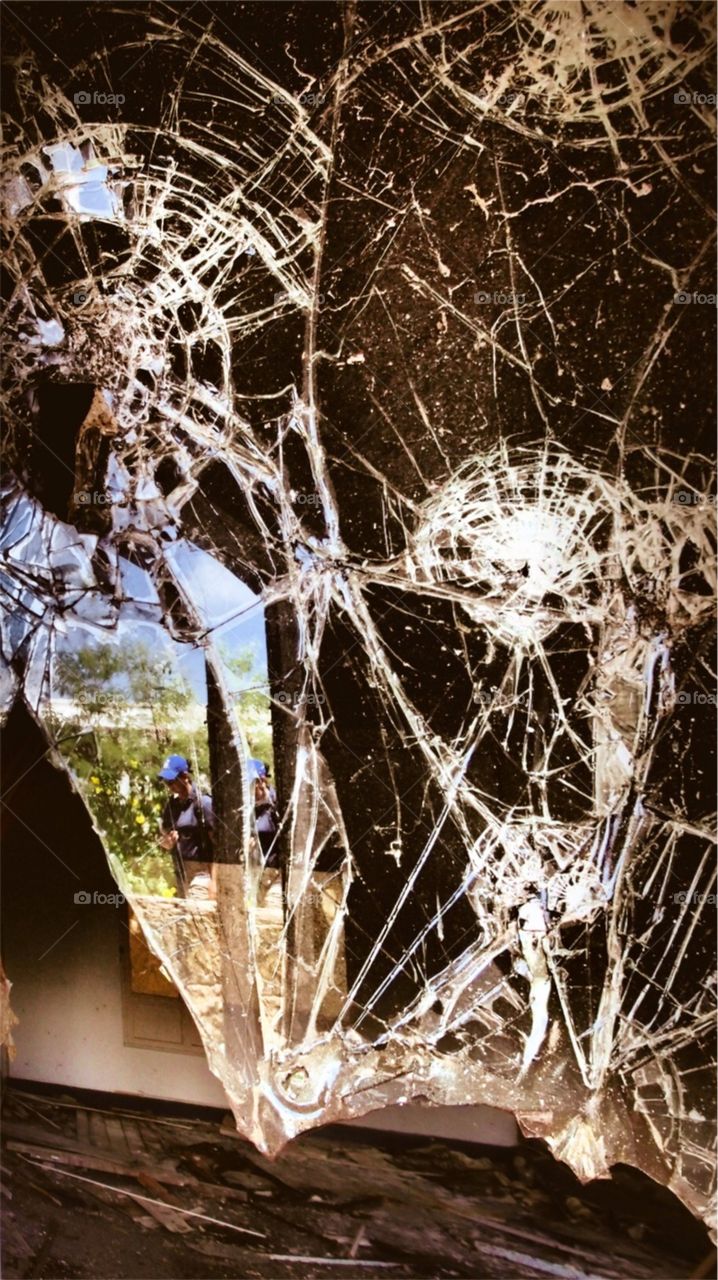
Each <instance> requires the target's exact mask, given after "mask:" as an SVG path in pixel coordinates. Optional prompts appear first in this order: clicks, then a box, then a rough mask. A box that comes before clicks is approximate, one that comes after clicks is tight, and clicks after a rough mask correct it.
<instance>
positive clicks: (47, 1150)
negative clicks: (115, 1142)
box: [6, 1139, 198, 1187]
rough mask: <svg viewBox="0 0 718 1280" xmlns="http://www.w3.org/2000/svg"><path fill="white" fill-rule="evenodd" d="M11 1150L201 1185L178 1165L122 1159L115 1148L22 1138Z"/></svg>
mask: <svg viewBox="0 0 718 1280" xmlns="http://www.w3.org/2000/svg"><path fill="white" fill-rule="evenodd" d="M6 1145H7V1147H8V1149H9V1150H10V1151H17V1152H19V1153H20V1154H21V1155H28V1156H32V1157H33V1159H35V1160H45V1161H50V1162H51V1163H52V1164H61V1165H71V1166H74V1167H76V1168H79V1169H98V1170H100V1171H101V1172H102V1173H117V1174H120V1175H121V1176H123V1177H131V1178H136V1177H138V1175H139V1174H140V1173H147V1174H150V1176H151V1177H154V1178H155V1179H156V1181H157V1182H165V1183H167V1185H168V1186H171V1187H194V1186H197V1185H198V1181H197V1179H196V1178H193V1177H192V1175H191V1174H186V1173H178V1172H177V1171H176V1170H175V1169H163V1168H159V1167H158V1166H156V1165H153V1166H152V1169H151V1170H150V1169H143V1168H141V1167H140V1166H139V1165H137V1164H136V1163H134V1162H133V1161H131V1160H121V1159H119V1158H118V1157H117V1156H113V1155H112V1152H111V1151H108V1152H105V1151H98V1150H97V1149H92V1148H91V1149H90V1150H89V1151H66V1150H59V1149H57V1148H53V1147H44V1146H39V1145H37V1144H35V1143H32V1142H19V1141H17V1140H16V1139H8V1141H7V1143H6Z"/></svg>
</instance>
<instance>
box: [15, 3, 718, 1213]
mask: <svg viewBox="0 0 718 1280" xmlns="http://www.w3.org/2000/svg"><path fill="white" fill-rule="evenodd" d="M202 8H203V14H202V16H201V17H200V16H199V15H198V13H193V12H192V9H191V8H190V9H183V10H180V9H177V10H175V9H173V8H172V7H170V6H165V5H148V6H146V7H144V8H143V9H142V10H138V11H134V10H132V9H131V8H129V7H128V8H125V9H123V10H122V12H121V14H116V13H114V12H109V11H108V8H107V7H104V8H103V7H101V6H96V7H93V6H87V9H86V12H87V15H88V22H87V25H86V27H85V28H84V29H83V33H82V34H81V36H80V37H78V38H77V40H76V33H75V32H72V31H70V26H71V24H70V23H69V21H68V18H67V17H66V16H64V15H63V13H61V12H60V10H59V9H58V10H57V11H56V12H55V13H54V14H53V17H52V22H51V24H50V26H49V27H48V30H46V31H44V33H41V32H40V31H39V28H38V29H37V30H36V31H35V34H34V35H30V34H28V32H27V31H26V30H25V17H27V13H28V12H29V7H28V6H26V5H25V6H24V5H22V4H20V5H18V6H16V12H17V24H16V28H15V30H16V37H15V38H16V41H17V49H18V60H17V62H16V64H15V67H14V70H15V77H14V81H13V87H12V88H11V89H10V90H9V91H8V98H9V103H8V116H9V127H8V131H7V138H8V148H7V155H6V160H5V170H4V173H5V184H6V203H5V214H4V219H5V230H6V237H7V240H6V268H7V274H8V279H9V281H10V287H9V291H8V303H7V309H6V318H5V354H6V368H7V369H8V376H7V377H6V382H5V390H4V401H5V411H6V421H7V424H8V456H9V458H10V460H11V462H12V465H13V474H12V475H9V476H8V477H7V478H6V506H5V511H6V515H5V524H4V533H3V576H2V590H3V593H4V596H5V601H6V615H5V623H4V632H3V653H4V656H5V659H6V675H5V681H6V702H7V704H8V705H10V704H11V703H12V700H13V699H14V698H15V697H16V696H20V697H23V698H24V699H25V701H26V703H27V705H28V707H29V708H30V709H31V711H32V713H33V714H34V715H35V716H36V717H37V718H38V720H39V721H40V722H41V724H42V725H43V727H44V730H45V732H46V734H47V738H48V749H49V750H50V751H51V752H52V758H53V759H54V760H55V761H56V763H57V765H58V767H63V768H65V769H67V771H68V774H69V776H70V777H71V779H72V782H73V785H74V786H76V787H78V788H79V789H80V791H81V792H82V795H83V797H84V798H85V801H86V804H87V806H88V809H89V812H90V814H91V815H92V819H93V822H94V824H95V826H96V828H97V830H98V831H99V832H100V834H101V836H102V838H103V841H104V845H105V848H106V851H107V856H108V858H109V860H110V864H111V866H112V869H113V873H114V875H115V877H116V879H117V882H118V884H119V886H120V888H121V889H122V891H123V893H124V894H126V896H127V898H128V899H129V901H130V903H131V906H132V911H133V913H134V915H135V916H136V918H137V919H138V920H139V922H140V925H141V927H142V929H143V930H144V932H145V934H146V936H147V939H148V942H149V944H150V946H151V947H152V949H153V951H154V953H155V954H156V956H157V957H158V958H159V959H160V961H161V964H162V967H163V970H164V972H165V974H166V975H167V976H169V977H170V978H171V979H172V981H173V982H174V983H175V984H176V986H177V988H178V989H179V990H180V992H181V994H182V996H183V998H184V1000H185V1002H186V1003H187V1006H188V1008H189V1009H190V1011H191V1013H192V1015H193V1017H194V1018H195V1020H196V1022H197V1026H198V1028H199V1030H200V1033H201V1035H202V1039H203V1043H204V1045H205V1048H206V1051H207V1057H208V1060H209V1063H210V1066H211V1068H212V1070H213V1071H214V1072H215V1074H216V1075H217V1076H218V1077H219V1079H220V1080H221V1081H222V1083H223V1085H224V1087H225V1089H226V1090H227V1094H228V1097H229V1098H230V1100H231V1104H232V1107H233V1110H234V1114H235V1116H236V1120H237V1125H238V1129H239V1130H240V1132H242V1133H243V1134H245V1135H247V1136H248V1137H249V1138H250V1139H251V1140H252V1141H253V1142H255V1143H256V1144H257V1145H258V1146H259V1147H260V1148H262V1149H264V1150H266V1151H270V1152H272V1151H276V1150H277V1149H278V1148H279V1147H281V1145H282V1144H283V1143H285V1142H286V1141H287V1140H288V1139H290V1138H291V1137H293V1136H294V1135H296V1134H297V1133H299V1132H301V1131H302V1130H303V1129H307V1128H310V1127H312V1126H316V1125H318V1124H323V1123H326V1122H328V1121H333V1120H338V1119H342V1118H347V1117H351V1116H360V1115H362V1114H365V1113H366V1112H367V1111H369V1110H372V1109H375V1108H377V1107H380V1106H383V1105H386V1104H388V1103H396V1102H406V1101H409V1100H412V1099H413V1100H419V1101H423V1102H425V1103H435V1104H436V1103H475V1102H482V1103H491V1104H493V1105H496V1106H500V1107H505V1108H508V1109H510V1110H512V1111H514V1112H515V1113H516V1115H517V1117H518V1119H519V1121H520V1123H521V1124H522V1126H523V1128H524V1130H525V1132H527V1133H531V1134H535V1135H539V1136H541V1137H543V1138H545V1139H546V1141H547V1142H548V1143H549V1144H550V1146H551V1147H552V1149H553V1151H554V1152H555V1153H556V1154H557V1155H558V1156H559V1157H560V1158H561V1159H563V1160H565V1161H567V1162H568V1163H569V1164H570V1165H571V1166H572V1168H573V1169H574V1170H575V1171H576V1172H577V1173H578V1174H579V1176H581V1177H583V1178H592V1177H600V1176H607V1175H608V1172H609V1169H610V1166H611V1165H612V1164H615V1163H617V1162H619V1161H621V1162H627V1163H631V1164H635V1165H637V1166H639V1167H640V1168H642V1169H644V1170H645V1171H646V1172H648V1173H649V1174H651V1176H653V1177H655V1178H657V1179H660V1180H661V1181H663V1182H666V1183H667V1184H668V1185H670V1186H671V1187H672V1188H673V1189H674V1190H675V1192H676V1194H678V1195H679V1196H680V1197H681V1198H682V1199H683V1200H685V1201H686V1203H688V1204H689V1205H690V1206H691V1208H692V1209H693V1210H694V1211H695V1212H697V1213H699V1214H702V1215H704V1216H705V1215H707V1213H708V1212H709V1206H710V1203H711V1195H712V1189H713V1185H714V1156H713V1139H714V1134H715V1124H714V1120H713V1115H712V1105H713V1101H714V1092H713V1072H714V1064H715V1048H714V980H713V972H714V960H715V945H714V942H713V941H712V937H713V935H712V930H714V927H715V909H714V907H715V892H716V890H715V868H716V860H715V831H714V827H713V826H712V825H711V822H710V819H709V815H710V814H711V813H712V811H713V797H712V795H711V786H712V782H711V779H712V776H713V772H714V770H713V768H712V762H713V759H714V745H713V739H714V733H713V721H714V707H715V681H714V673H713V670H712V666H711V663H712V658H713V649H712V648H711V633H712V623H713V614H714V607H713V606H714V595H715V559H714V557H715V522H714V516H715V501H714V494H715V486H714V471H713V461H712V441H711V414H710V406H709V404H708V399H709V391H708V387H707V385H705V382H706V380H704V379H703V377H702V375H703V371H704V368H705V367H706V357H707V352H708V342H709V331H710V330H711V327H712V324H713V317H714V303H715V283H714V280H713V278H712V275H711V266H710V262H711V259H710V257H709V250H710V242H711V235H712V228H713V219H712V215H711V203H710V202H711V195H712V192H711V182H710V179H709V174H710V172H711V166H712V151H713V141H712V123H711V116H712V111H711V108H712V106H713V105H714V103H715V97H714V96H713V95H712V87H711V84H710V68H711V58H712V50H713V34H712V22H713V16H714V12H713V8H712V6H709V5H707V4H702V3H697V4H683V3H679V2H674V3H659V4H656V3H651V4H627V3H626V4H624V3H618V2H612V3H610V4H609V3H603V2H602V0H594V2H592V3H586V4H584V5H574V4H572V5H556V4H553V3H548V2H546V0H521V2H520V3H517V4H514V5H511V6H505V5H503V6H501V5H499V6H492V5H485V4H478V5H475V6H471V7H461V8H457V7H456V6H448V5H443V4H428V3H427V4H420V5H419V4H417V5H383V6H373V5H365V6H359V7H358V9H355V8H353V7H352V6H346V7H340V8H337V9H336V10H335V9H333V8H330V7H329V6H324V5H319V6H316V7H314V6H311V5H309V6H307V5H302V6H298V5H287V6H281V7H278V6H275V7H274V8H273V10H272V13H273V25H272V28H271V30H269V29H267V30H265V29H264V28H263V27H262V25H261V23H260V22H259V21H258V20H257V19H256V17H254V16H252V15H251V14H250V15H248V14H247V12H246V10H244V9H242V8H241V6H237V7H235V6H221V7H219V6H218V7H217V8H216V9H212V7H211V6H202ZM256 8H257V7H256V6H255V9H256ZM204 10H206V13H205V12H204ZM23 15H25V17H23ZM26 42H27V43H26ZM55 52H56V53H57V56H58V57H59V58H61V59H62V68H63V69H62V71H61V74H60V72H58V70H57V66H56V63H55V62H54V61H53V59H54V56H55ZM173 757H177V758H179V760H180V761H184V764H185V765H186V766H187V768H186V769H181V768H180V769H179V774H178V777H179V775H181V777H180V783H181V785H180V791H179V793H172V794H174V795H175V801H176V804H175V808H174V809H172V806H171V799H170V791H169V790H168V789H167V783H170V782H174V781H176V779H173V778H172V777H171V776H170V777H168V776H167V775H168V773H169V774H170V775H171V774H172V772H173V769H174V770H176V769H177V768H178V766H177V764H176V761H175V764H174V765H173V764H172V763H171V761H172V759H173ZM160 771H162V772H163V773H164V774H165V778H166V782H162V781H160V780H159V779H158V774H159V772H160ZM187 778H189V781H187ZM182 779H184V781H182ZM185 784H186V786H185ZM182 786H185V791H182ZM187 787H189V788H190V790H187ZM168 806H170V808H169V809H168ZM187 824H189V828H190V830H189V831H180V829H179V828H180V826H181V825H184V826H187ZM175 833H177V834H175ZM183 851H184V852H183ZM10 977H12V975H10Z"/></svg>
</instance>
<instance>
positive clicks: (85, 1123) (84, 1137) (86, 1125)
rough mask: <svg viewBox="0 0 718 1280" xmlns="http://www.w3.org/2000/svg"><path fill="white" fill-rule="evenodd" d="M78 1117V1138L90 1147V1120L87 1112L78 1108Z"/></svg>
mask: <svg viewBox="0 0 718 1280" xmlns="http://www.w3.org/2000/svg"><path fill="white" fill-rule="evenodd" d="M76 1117H77V1140H78V1142H82V1143H84V1144H85V1146H87V1147H89V1145H90V1122H89V1120H88V1118H87V1112H86V1111H80V1110H79V1109H78V1111H77V1112H76Z"/></svg>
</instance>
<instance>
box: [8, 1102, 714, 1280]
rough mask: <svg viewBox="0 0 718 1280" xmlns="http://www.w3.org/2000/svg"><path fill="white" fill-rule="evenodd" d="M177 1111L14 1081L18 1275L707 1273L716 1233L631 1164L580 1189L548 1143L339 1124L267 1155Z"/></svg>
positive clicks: (572, 1277)
mask: <svg viewBox="0 0 718 1280" xmlns="http://www.w3.org/2000/svg"><path fill="white" fill-rule="evenodd" d="M45 1088H47V1087H45ZM176 1110H177V1109H175V1113H174V1114H172V1113H168V1108H167V1106H166V1105H164V1104H157V1109H151V1108H150V1105H149V1104H143V1101H142V1100H132V1101H128V1100H125V1099H121V1100H117V1101H115V1100H114V1099H113V1100H112V1103H110V1102H109V1101H108V1100H107V1099H106V1098H105V1097H103V1098H101V1099H99V1100H98V1097H97V1095H91V1096H89V1097H88V1096H87V1095H81V1094H80V1093H77V1094H74V1095H72V1096H70V1095H69V1094H67V1093H62V1092H59V1091H58V1092H57V1093H55V1094H54V1095H53V1096H51V1093H50V1091H49V1090H47V1092H39V1091H38V1092H36V1091H35V1090H34V1089H31V1088H30V1087H23V1088H20V1087H15V1086H11V1087H9V1088H8V1089H7V1090H6V1094H5V1119H4V1124H3V1173H4V1187H3V1200H4V1220H5V1231H4V1270H3V1274H4V1276H5V1277H6V1280H15V1278H17V1280H64V1278H65V1277H68V1278H69V1277H73V1278H75V1277H76V1278H78V1280H84V1278H85V1277H88V1278H89V1277H92V1280H103V1278H106V1280H110V1278H112V1280H144V1277H147V1278H148V1280H149V1278H150V1277H152V1280H164V1278H165V1277H167V1278H168V1280H169V1278H174V1277H181V1278H183V1280H185V1278H187V1280H188V1278H190V1277H202V1278H203V1280H205V1278H206V1280H214V1278H215V1277H216V1278H217V1280H219V1278H220V1277H233V1278H235V1280H236V1277H242V1280H244V1278H245V1277H247V1278H253V1277H257V1278H259V1280H270V1278H271V1280H284V1278H285V1277H286V1278H287V1280H294V1278H296V1280H314V1278H318V1277H322V1278H323V1280H326V1278H327V1277H329V1276H331V1275H333V1274H334V1275H337V1276H342V1277H345V1278H347V1280H348V1278H349V1277H356V1278H357V1280H359V1278H360V1277H361V1280H368V1278H369V1277H372V1276H377V1277H379V1276H383V1277H390V1276H396V1277H407V1276H410V1277H411V1276H414V1277H430V1278H432V1280H434V1278H436V1280H439V1278H443V1277H451V1276H465V1277H472V1278H477V1280H478V1278H480V1277H488V1278H490V1280H493V1278H495V1280H512V1278H513V1277H529V1278H530V1277H534V1276H535V1277H546V1276H550V1277H553V1278H554V1280H642V1278H643V1277H646V1280H679V1277H683V1276H685V1277H690V1276H695V1275H698V1274H709V1272H707V1271H705V1270H703V1268H704V1267H705V1265H706V1259H707V1258H709V1256H710V1241H709V1239H708V1236H707V1234H706V1232H705V1230H704V1228H703V1227H702V1226H701V1225H700V1224H699V1223H697V1222H696V1221H694V1219H693V1218H692V1217H691V1215H690V1214H689V1213H688V1211H687V1210H686V1209H685V1208H683V1206H681V1205H680V1204H679V1202H678V1201H677V1200H676V1199H675V1198H674V1197H673V1196H672V1195H671V1194H670V1193H669V1192H667V1191H666V1190H665V1189H664V1188H662V1187H660V1186H658V1185H657V1184H654V1183H652V1182H651V1181H650V1180H649V1179H648V1178H645V1177H643V1176H642V1175H641V1174H639V1173H637V1172H636V1171H635V1170H632V1169H629V1168H626V1167H622V1168H619V1169H618V1170H616V1172H615V1177H614V1179H613V1180H612V1181H610V1182H594V1183H591V1184H590V1185H588V1186H586V1187H582V1186H581V1185H580V1184H579V1183H578V1182H577V1181H576V1179H575V1178H574V1176H573V1175H572V1174H571V1172H570V1171H569V1170H568V1169H567V1168H566V1167H565V1166H563V1165H560V1164H558V1163H557V1162H556V1161H555V1160H554V1159H553V1158H552V1157H551V1155H550V1154H549V1153H548V1152H547V1151H546V1150H545V1149H544V1148H543V1147H542V1146H541V1145H540V1144H539V1143H536V1142H524V1143H522V1145H521V1146H520V1147H518V1148H513V1149H507V1148H495V1147H476V1146H474V1147H468V1146H467V1145H466V1144H456V1143H453V1144H452V1143H448V1142H444V1141H438V1140H433V1139H432V1140H431V1141H429V1142H427V1140H426V1139H425V1138H409V1137H405V1136H399V1135H396V1134H386V1135H378V1134H377V1133H376V1132H374V1133H372V1134H371V1135H369V1134H368V1133H367V1132H364V1131H360V1130H356V1129H346V1128H338V1127H334V1128H332V1129H325V1130H323V1131H322V1132H320V1133H313V1134H306V1135H303V1136H302V1137H301V1138H299V1139H298V1140H297V1141H295V1142H294V1143H292V1144H291V1145H290V1146H288V1147H287V1148H286V1149H285V1150H284V1151H283V1152H282V1154H281V1155H280V1156H279V1157H278V1158H277V1159H275V1160H269V1159H267V1158H266V1157H265V1156H262V1155H260V1154H259V1153H258V1152H257V1151H256V1150H255V1149H254V1148H253V1147H252V1146H250V1145H249V1144H248V1143H247V1142H245V1141H243V1140H242V1139H241V1138H239V1137H238V1136H237V1134H236V1132H235V1131H234V1127H233V1122H232V1121H231V1118H225V1120H224V1121H222V1122H220V1119H221V1118H220V1117H219V1116H218V1115H217V1116H216V1118H215V1115H214V1113H208V1112H203V1113H202V1115H201V1118H197V1117H196V1115H189V1114H184V1112H187V1111H188V1109H187V1108H184V1109H180V1110H181V1112H182V1114H177V1113H176Z"/></svg>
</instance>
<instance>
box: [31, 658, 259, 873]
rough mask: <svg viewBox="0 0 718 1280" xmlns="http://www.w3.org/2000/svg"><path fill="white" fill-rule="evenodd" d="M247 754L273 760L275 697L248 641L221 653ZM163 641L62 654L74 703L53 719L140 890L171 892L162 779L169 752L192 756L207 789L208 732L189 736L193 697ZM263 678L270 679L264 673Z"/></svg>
mask: <svg viewBox="0 0 718 1280" xmlns="http://www.w3.org/2000/svg"><path fill="white" fill-rule="evenodd" d="M222 659H223V662H224V663H225V666H226V668H227V670H228V672H229V673H230V675H231V676H232V677H234V680H232V681H230V684H234V683H235V682H236V684H239V685H244V686H247V687H245V688H240V689H239V690H237V692H235V693H234V699H235V706H236V709H237V712H238V716H239V720H240V723H241V724H242V727H243V729H244V732H245V735H246V737H247V740H248V743H249V748H250V752H251V754H252V755H254V756H256V757H257V758H258V759H260V760H266V761H267V762H268V763H270V765H271V762H272V736H271V716H270V700H269V697H268V695H267V693H266V692H263V690H262V688H257V687H256V686H258V685H261V684H262V681H263V673H262V671H261V670H259V669H258V668H257V659H256V653H255V651H254V649H253V647H251V646H248V647H247V648H245V649H242V650H239V651H238V652H236V653H230V652H224V653H223V654H222ZM172 664H173V659H172V654H171V652H170V651H169V650H168V649H167V648H166V647H161V648H159V649H158V650H157V651H154V652H153V651H152V650H150V649H149V647H148V646H147V645H146V644H144V643H142V642H138V641H130V642H125V643H117V644H96V645H87V646H85V647H83V648H80V649H75V650H73V651H66V652H64V653H62V654H60V655H58V658H57V663H56V668H55V671H56V689H57V692H58V694H60V695H61V696H63V697H65V698H67V699H69V701H70V703H71V707H70V708H69V711H68V712H67V713H66V714H65V716H64V717H63V716H61V715H60V714H59V712H58V709H57V706H56V707H55V708H54V709H53V711H52V713H51V715H50V716H49V717H48V720H49V726H50V727H51V729H52V731H53V733H54V736H55V739H56V741H57V742H58V744H59V745H60V746H61V749H62V751H63V754H64V755H66V756H67V757H68V759H69V762H70V764H71V766H72V769H73V771H74V773H75V775H76V776H77V778H78V780H79V783H80V787H81V789H82V791H83V793H84V795H85V798H86V801H87V805H88V808H89V810H90V812H91V814H92V815H93V819H94V821H95V824H96V826H97V828H98V830H99V831H100V832H101V833H102V836H103V839H104V841H105V845H106V848H107V849H108V851H109V853H110V854H111V855H112V857H113V858H116V859H117V861H118V863H119V866H120V867H121V869H122V875H123V878H124V879H125V880H126V882H127V887H128V888H129V889H130V890H134V892H136V893H150V894H161V895H163V896H166V897H171V896H173V894H174V892H175V878H174V870H173V863H172V855H171V854H170V853H167V852H165V850H163V849H161V848H160V847H159V843H158V840H159V835H160V831H161V819H162V811H163V808H164V805H165V802H166V800H167V791H166V789H165V787H164V784H163V783H162V782H160V781H159V780H158V778H157V773H158V771H159V768H160V766H161V763H162V757H163V756H165V755H167V754H168V753H169V752H170V751H172V752H178V753H179V754H181V755H184V756H186V757H187V759H188V760H189V761H190V763H191V764H192V766H193V771H194V774H195V777H196V779H197V782H198V784H199V786H200V788H201V789H202V790H209V786H208V783H207V778H208V775H209V750H208V744H207V736H206V730H202V729H200V728H199V723H198V729H197V732H196V733H192V729H191V721H192V719H193V718H196V717H193V715H192V711H193V704H194V699H193V696H192V693H191V691H190V689H189V686H188V685H187V683H186V681H184V680H183V679H182V677H181V676H180V675H178V674H177V673H176V672H175V671H174V670H173V665H172ZM265 678H266V677H265Z"/></svg>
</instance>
